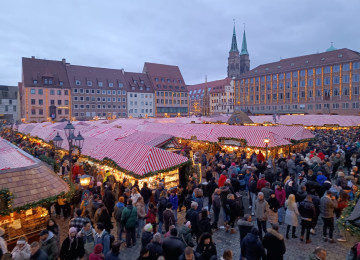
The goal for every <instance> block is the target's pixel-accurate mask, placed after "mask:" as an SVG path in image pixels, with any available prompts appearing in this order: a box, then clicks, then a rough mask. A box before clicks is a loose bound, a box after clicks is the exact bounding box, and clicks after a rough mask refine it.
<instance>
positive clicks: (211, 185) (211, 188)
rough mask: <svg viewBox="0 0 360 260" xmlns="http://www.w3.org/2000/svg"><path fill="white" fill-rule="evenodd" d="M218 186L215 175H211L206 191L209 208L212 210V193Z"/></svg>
mask: <svg viewBox="0 0 360 260" xmlns="http://www.w3.org/2000/svg"><path fill="white" fill-rule="evenodd" d="M217 188H218V185H217V184H216V182H215V177H211V180H210V181H209V183H208V185H206V191H207V193H208V199H209V201H208V208H209V211H210V210H211V206H212V202H213V199H212V195H213V194H214V192H215V190H216V189H217Z"/></svg>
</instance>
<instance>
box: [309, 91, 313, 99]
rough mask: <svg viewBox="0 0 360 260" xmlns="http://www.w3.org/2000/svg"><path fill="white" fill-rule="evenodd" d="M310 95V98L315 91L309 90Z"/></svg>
mask: <svg viewBox="0 0 360 260" xmlns="http://www.w3.org/2000/svg"><path fill="white" fill-rule="evenodd" d="M308 97H309V98H311V97H313V91H312V90H309V91H308Z"/></svg>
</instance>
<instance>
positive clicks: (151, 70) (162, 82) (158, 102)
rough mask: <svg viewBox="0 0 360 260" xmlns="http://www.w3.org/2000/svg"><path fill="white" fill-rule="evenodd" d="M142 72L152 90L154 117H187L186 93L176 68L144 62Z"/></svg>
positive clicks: (183, 82) (178, 70)
mask: <svg viewBox="0 0 360 260" xmlns="http://www.w3.org/2000/svg"><path fill="white" fill-rule="evenodd" d="M143 72H144V73H146V74H147V75H148V76H149V78H150V81H151V83H152V85H153V88H154V94H155V97H154V99H155V116H157V117H163V116H165V117H171V116H187V115H188V112H189V111H188V92H187V88H186V84H185V81H184V79H183V77H182V74H181V72H180V69H179V67H178V66H173V65H165V64H157V63H150V62H145V64H144V69H143Z"/></svg>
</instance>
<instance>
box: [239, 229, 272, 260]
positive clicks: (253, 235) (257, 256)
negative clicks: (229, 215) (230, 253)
mask: <svg viewBox="0 0 360 260" xmlns="http://www.w3.org/2000/svg"><path fill="white" fill-rule="evenodd" d="M241 256H242V258H243V259H254V260H261V259H262V260H265V259H266V255H265V250H264V247H263V245H262V244H261V242H260V239H259V230H258V229H257V228H255V227H254V228H252V229H251V232H250V233H248V234H247V235H246V236H245V238H244V239H243V241H242V243H241Z"/></svg>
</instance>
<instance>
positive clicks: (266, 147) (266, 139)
mask: <svg viewBox="0 0 360 260" xmlns="http://www.w3.org/2000/svg"><path fill="white" fill-rule="evenodd" d="M264 143H265V158H266V160H267V159H268V146H269V143H270V138H268V137H265V138H264Z"/></svg>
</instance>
